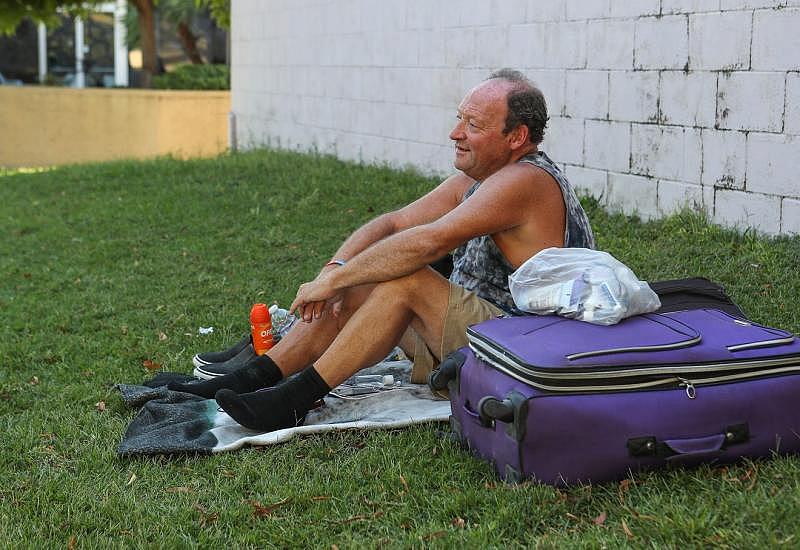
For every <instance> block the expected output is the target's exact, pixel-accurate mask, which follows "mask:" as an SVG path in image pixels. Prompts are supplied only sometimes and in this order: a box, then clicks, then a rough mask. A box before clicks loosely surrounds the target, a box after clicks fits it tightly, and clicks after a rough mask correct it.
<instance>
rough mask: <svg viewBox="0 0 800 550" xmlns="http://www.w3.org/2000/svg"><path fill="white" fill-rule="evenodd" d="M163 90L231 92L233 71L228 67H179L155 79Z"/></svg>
mask: <svg viewBox="0 0 800 550" xmlns="http://www.w3.org/2000/svg"><path fill="white" fill-rule="evenodd" d="M153 87H154V88H158V89H161V90H230V89H231V70H230V67H228V66H227V65H189V64H187V65H178V67H176V68H175V70H173V71H170V72H168V73H164V74H160V75H158V76H155V77H153Z"/></svg>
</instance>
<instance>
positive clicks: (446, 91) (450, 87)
mask: <svg viewBox="0 0 800 550" xmlns="http://www.w3.org/2000/svg"><path fill="white" fill-rule="evenodd" d="M434 78H435V81H436V83H435V84H434V89H436V90H437V93H436V97H434V98H433V101H432V102H431V103H432V104H433V105H437V106H439V107H444V108H445V109H447V110H449V111H450V113H451V114H452V116H455V111H456V107H457V106H458V104H459V103H460V102H461V100H462V99H463V97H464V95H465V94H466V92H467V90H466V89H464V88H462V87H461V73H460V71H459V70H458V69H439V70H437V71H436V72H435V77H434Z"/></svg>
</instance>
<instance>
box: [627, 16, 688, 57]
mask: <svg viewBox="0 0 800 550" xmlns="http://www.w3.org/2000/svg"><path fill="white" fill-rule="evenodd" d="M687 21H688V18H687V16H685V15H669V16H665V17H643V18H642V19H638V20H637V21H636V30H635V32H636V39H635V52H634V55H633V64H634V67H635V68H637V69H683V68H684V67H685V66H686V64H687V63H688V62H689V32H688V22H687Z"/></svg>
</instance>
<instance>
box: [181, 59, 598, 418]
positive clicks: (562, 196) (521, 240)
mask: <svg viewBox="0 0 800 550" xmlns="http://www.w3.org/2000/svg"><path fill="white" fill-rule="evenodd" d="M456 113H457V114H456V118H457V121H456V123H455V127H454V128H453V130H452V131H451V132H450V139H452V140H453V142H454V144H455V162H454V164H455V167H456V168H457V169H458V170H459V171H458V172H457V173H455V174H453V175H452V176H450V177H448V178H447V179H446V180H444V182H442V183H441V184H440V185H439V186H438V187H436V188H435V189H434V190H433V191H431V192H430V193H428V194H426V195H425V196H423V197H421V198H419V199H417V200H416V201H414V202H412V203H411V204H409V205H408V206H405V207H403V208H401V209H399V210H397V211H394V212H390V213H388V214H384V215H382V216H379V217H377V218H375V219H374V220H372V221H370V222H368V223H367V224H365V225H364V226H362V227H361V228H360V229H358V230H357V231H355V232H354V233H353V234H352V235H351V236H350V237H349V238H348V239H347V240H346V241H345V242H344V244H342V246H341V247H339V250H337V251H336V254H334V256H333V259H332V260H331V261H330V262H329V263H328V264H326V265H325V266H324V267H323V268H322V270H321V271H320V273H319V275H317V277H316V278H315V279H314V280H313V281H311V282H308V283H304V284H302V285H300V288H299V289H298V291H297V296H296V298H295V299H294V302H292V305H291V308H290V309H291V310H292V311H297V312H298V314H299V315H300V317H301V318H302V320H303V321H304V322H302V323H295V325H294V326H293V327H292V329H291V330H290V331H289V333H288V334H287V335H286V336H284V337H283V338H282V339H281V340H280V341H279V342H278V343H277V344H276V345H275V346H274V347H273V348H272V349H270V350H269V352H268V353H267V354H266V355H262V356H260V357H257V358H255V359H254V360H252V361H250V362H248V363H246V364H245V365H244V366H243V367H241V368H239V369H237V370H235V371H234V372H232V373H231V374H227V375H225V376H220V377H218V378H213V379H211V380H207V381H204V382H200V383H192V384H173V385H171V386H170V387H171V388H172V389H176V390H180V391H187V392H191V393H194V394H197V395H201V396H204V397H207V398H211V397H213V398H215V399H216V400H217V401H218V402H219V405H220V406H221V407H222V408H223V409H224V410H225V411H226V412H227V413H228V414H229V415H230V416H231V417H233V418H234V419H235V420H236V421H237V422H239V423H240V424H242V425H243V426H245V427H248V428H251V429H254V430H261V431H272V430H277V429H280V428H287V427H292V426H295V425H297V424H298V423H299V422H300V421H301V420H302V419H303V418H304V416H305V414H306V413H307V412H308V410H309V409H310V408H311V407H312V406H313V404H314V403H315V402H316V401H317V400H319V399H320V398H322V397H323V396H324V395H325V394H327V393H328V392H329V391H330V390H331V388H333V387H335V386H337V385H338V384H340V383H342V382H343V381H344V380H346V379H347V378H349V377H350V376H352V375H353V374H354V373H355V372H357V371H358V370H360V369H362V368H364V367H367V366H370V365H373V364H374V363H376V362H378V361H380V360H381V359H383V358H384V357H386V355H387V353H389V351H391V350H392V349H393V348H394V346H396V345H398V344H399V345H400V347H401V348H402V349H403V350H404V351H406V353H408V354H409V355H410V356H411V357H412V358H413V361H414V368H413V371H412V381H413V382H424V381H425V380H426V379H427V375H428V373H430V372H431V370H432V369H433V368H435V366H436V365H437V363H438V362H439V361H441V360H442V359H443V358H444V357H445V356H447V354H449V353H450V352H452V351H454V350H456V349H458V348H459V347H461V346H463V345H465V344H466V334H465V332H466V328H467V326H468V325H471V324H474V323H477V322H480V321H484V320H486V319H490V318H493V317H497V316H500V315H503V314H505V313H511V314H513V313H514V312H515V311H516V310H515V307H514V303H513V301H512V298H511V294H510V292H509V290H508V276H509V275H510V274H511V273H512V272H513V271H514V270H515V269H516V268H517V267H519V266H520V264H522V263H523V262H524V261H525V260H527V259H528V258H530V257H531V256H533V255H534V254H536V253H537V252H539V251H540V250H542V249H544V248H547V247H552V246H559V247H560V246H567V247H587V248H592V247H593V245H594V239H593V236H592V231H591V228H590V226H589V221H588V219H587V217H586V214H585V212H584V211H583V209H582V208H581V205H580V203H579V202H578V199H577V198H576V196H575V193H574V191H573V190H572V188H571V187H570V185H569V183H568V182H567V180H566V178H565V177H564V175H563V174H562V173H561V171H560V170H559V169H558V167H556V165H555V164H554V163H553V162H552V161H551V160H550V159H549V158H548V157H547V155H545V154H544V153H543V152H541V151H539V150H538V144H539V143H541V141H542V139H543V136H544V129H545V126H546V123H547V108H546V105H545V101H544V97H543V96H542V93H541V92H540V91H539V90H538V89H537V88H536V87H535V86H534V85H533V84H532V83H531V82H530V81H528V80H527V79H526V78H525V77H524V76H523V75H522V74H521V73H519V72H518V71H513V70H510V69H502V70H500V71H498V72H496V73H494V74H492V75H491V76H489V78H488V79H486V80H485V81H484V82H482V83H481V84H480V85H478V86H476V87H475V88H474V89H473V90H471V91H470V92H469V93H468V94H467V96H466V97H465V98H464V99H463V100H462V102H461V104H460V105H459V106H458V109H457V111H456ZM452 250H455V252H454V253H453V264H454V269H453V273H452V275H451V276H450V279H449V280H447V279H445V278H444V277H442V276H441V275H439V274H438V273H437V272H436V271H434V270H433V269H431V268H430V267H429V266H428V265H429V264H430V263H431V262H434V261H435V260H437V259H439V258H441V257H443V256H444V255H446V254H447V253H449V252H450V251H452ZM298 371H302V372H300V374H299V375H298V376H296V377H294V378H292V379H291V380H288V381H287V382H286V383H284V384H280V385H277V386H276V384H277V383H278V382H279V381H281V380H283V379H284V378H286V377H288V376H289V375H291V374H293V373H296V372H298ZM256 390H261V391H256Z"/></svg>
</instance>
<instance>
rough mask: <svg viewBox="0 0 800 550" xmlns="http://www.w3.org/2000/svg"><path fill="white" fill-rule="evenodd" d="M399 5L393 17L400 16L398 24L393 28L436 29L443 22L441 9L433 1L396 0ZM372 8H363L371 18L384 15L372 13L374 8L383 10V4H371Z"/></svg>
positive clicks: (378, 17)
mask: <svg viewBox="0 0 800 550" xmlns="http://www.w3.org/2000/svg"><path fill="white" fill-rule="evenodd" d="M391 4H395V2H389V3H387V4H385V5H386V6H387V7H388V5H391ZM396 4H399V5H400V6H401V9H402V10H401V11H400V12H397V13H394V14H393V15H394V17H398V16H400V19H399V21H398V23H400V25H399V26H398V28H395V29H393V30H403V29H408V30H411V29H413V30H420V29H425V30H431V29H438V28H441V27H442V26H443V25H444V24H445V17H443V12H444V11H445V10H443V9H442V8H441V6H440V5H437V4H436V3H435V2H427V1H426V0H405V1H404V2H397V3H396ZM373 6H374V7H373V8H372V9H370V8H367V9H366V10H364V11H365V12H366V13H370V12H372V13H371V15H372V18H373V19H383V18H384V17H385V16H383V17H382V16H381V15H382V14H381V15H379V14H378V13H374V10H378V9H380V11H381V12H383V9H384V5H383V4H382V5H380V8H378V6H377V5H374V4H373Z"/></svg>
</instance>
